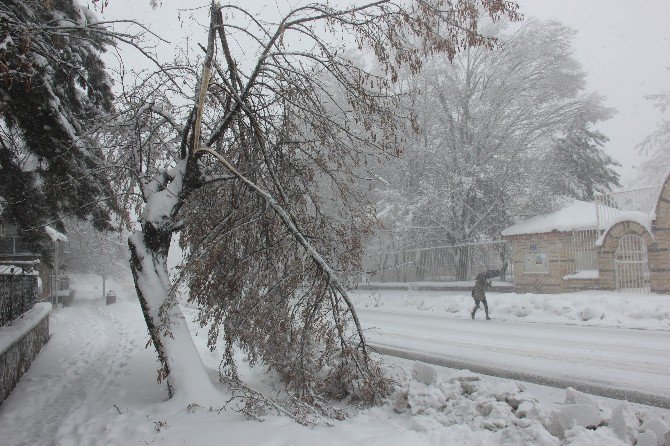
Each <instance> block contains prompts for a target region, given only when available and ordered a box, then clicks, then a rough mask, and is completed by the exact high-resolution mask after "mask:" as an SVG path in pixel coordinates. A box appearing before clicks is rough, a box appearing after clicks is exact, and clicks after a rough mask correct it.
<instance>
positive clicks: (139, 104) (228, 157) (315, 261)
mask: <svg viewBox="0 0 670 446" xmlns="http://www.w3.org/2000/svg"><path fill="white" fill-rule="evenodd" d="M479 8H481V11H484V12H486V13H488V14H489V15H490V16H492V17H494V18H499V17H502V16H504V17H509V18H512V19H516V18H518V14H517V6H516V4H514V3H513V2H508V1H502V0H477V1H475V0H456V1H447V0H430V1H427V0H415V1H412V2H408V3H406V4H395V3H393V2H391V1H386V0H381V1H376V2H370V3H365V4H359V5H358V6H352V7H350V8H343V9H336V8H333V7H331V6H329V5H325V4H311V5H307V6H302V7H297V8H295V9H293V10H292V11H290V12H289V13H288V14H286V15H285V16H284V17H282V18H281V19H280V20H279V21H278V22H277V23H265V22H261V21H259V20H258V19H257V18H256V17H254V15H252V14H251V13H250V12H248V11H246V10H244V9H242V8H239V7H237V6H223V7H222V6H219V5H218V4H217V3H213V4H212V6H211V22H210V24H209V27H208V29H209V31H208V39H207V44H206V45H205V46H203V47H202V49H203V60H202V70H201V71H200V72H198V73H194V72H193V70H192V69H191V68H189V66H188V64H187V65H186V66H177V65H173V66H167V65H164V66H162V67H161V70H160V71H159V72H157V73H155V74H154V75H152V76H151V77H150V78H148V79H145V80H144V81H142V82H141V85H139V86H138V87H139V88H138V89H137V90H134V91H133V92H129V93H128V94H127V95H126V99H127V100H126V109H124V110H123V113H122V114H121V115H120V116H119V119H117V120H115V121H113V122H112V128H113V129H115V130H112V131H110V132H109V133H108V134H107V135H106V136H105V137H104V138H106V141H107V143H108V144H111V143H113V142H114V141H119V142H120V145H119V147H120V146H122V145H123V144H124V143H125V144H126V147H127V149H128V151H123V150H115V151H113V156H115V157H116V162H117V163H118V164H120V163H125V165H126V166H127V167H128V169H129V170H130V171H132V175H131V176H129V177H127V178H126V179H125V180H123V181H122V182H121V183H123V184H125V185H126V186H127V187H133V186H137V191H138V197H140V198H141V200H140V201H141V203H142V205H141V212H140V218H139V221H138V223H139V226H140V227H141V229H138V230H136V231H135V232H134V234H133V235H132V236H131V237H130V239H129V246H130V250H131V269H132V272H133V275H134V278H135V285H136V289H137V293H138V297H139V299H140V302H141V305H142V309H143V312H144V316H145V319H146V322H147V326H148V328H149V332H150V335H151V339H152V341H153V344H154V346H155V347H156V349H157V351H158V355H159V358H160V361H161V369H160V370H159V379H163V378H167V382H168V387H169V390H170V393H171V395H172V396H174V397H177V398H180V400H184V401H186V402H191V401H196V402H198V403H207V402H208V401H212V395H213V394H215V393H216V392H215V391H213V389H212V388H211V387H210V385H209V380H208V377H207V374H206V372H205V370H204V367H203V366H202V362H201V360H200V357H199V356H198V353H197V351H196V349H195V347H194V345H193V343H192V341H191V340H190V335H189V332H188V329H187V326H186V323H185V320H184V317H183V315H182V313H181V311H180V310H179V307H178V305H177V302H176V300H175V298H174V293H172V292H171V291H172V290H174V289H175V286H176V285H177V284H174V283H171V282H170V278H169V276H168V272H167V266H166V259H167V253H168V250H169V247H170V244H171V240H172V234H173V233H175V232H177V231H182V230H183V231H184V232H183V235H184V237H183V239H184V243H185V247H186V248H187V249H188V250H189V251H190V255H189V257H188V259H187V261H186V263H185V264H184V265H183V273H182V276H181V277H182V279H181V280H189V284H190V286H191V299H193V300H195V301H196V302H198V303H200V304H201V307H202V309H203V310H202V322H203V323H205V322H213V325H212V331H211V332H210V341H211V343H212V345H213V343H214V342H215V341H216V337H217V335H218V333H219V331H218V330H219V328H220V326H221V325H222V326H223V335H224V336H225V339H226V343H227V346H228V348H227V352H226V353H227V354H226V357H225V359H227V360H228V365H229V366H230V367H231V369H230V372H231V375H232V376H234V375H235V373H234V363H233V362H232V355H231V348H232V344H233V343H234V342H238V343H240V344H241V345H242V347H243V348H244V349H245V350H246V351H247V353H248V354H249V355H250V357H251V358H252V359H254V360H262V361H263V362H265V363H267V364H268V365H270V366H271V367H272V368H274V369H275V370H277V371H278V372H279V373H280V375H281V376H282V378H284V380H285V381H286V383H287V384H288V386H289V389H291V390H293V391H295V395H296V396H297V397H298V399H299V400H300V401H305V402H307V403H310V404H315V405H318V404H319V401H321V399H320V398H321V397H320V396H319V395H335V396H340V397H342V396H345V395H354V396H357V397H359V398H361V399H363V400H366V401H374V400H375V399H376V398H377V397H378V396H380V395H383V394H384V393H385V392H386V391H387V390H388V381H387V380H386V378H385V377H384V376H383V374H382V373H381V372H380V369H379V367H378V366H377V365H376V364H375V363H374V362H373V361H371V359H370V357H369V352H368V349H367V346H366V343H365V337H364V334H363V332H362V330H361V327H360V324H359V321H358V318H357V316H356V312H355V310H354V307H353V305H352V303H351V301H350V299H349V297H348V294H347V291H346V288H345V285H344V283H343V282H342V280H341V279H340V277H339V275H338V273H337V271H336V270H335V269H334V268H337V269H338V270H339V269H345V270H346V268H347V265H350V264H351V263H352V262H354V261H355V260H354V257H355V256H356V253H357V252H358V250H359V249H360V247H359V246H360V242H359V241H358V239H357V237H358V235H359V234H358V232H359V231H361V230H365V228H366V227H368V226H369V224H370V223H369V220H370V215H369V214H370V213H369V212H366V211H365V209H363V208H362V206H361V205H359V204H356V203H355V201H356V195H355V194H354V193H352V190H353V189H352V188H351V187H350V182H351V181H353V179H354V178H355V174H356V172H355V171H354V167H356V166H358V165H359V164H361V163H365V162H366V160H367V158H368V157H369V156H378V157H388V156H394V155H396V154H398V153H399V152H400V151H401V149H402V145H403V140H402V139H401V138H399V137H398V135H399V134H400V133H401V132H400V128H401V127H405V126H407V127H410V122H404V121H403V120H402V119H400V118H402V117H403V116H402V115H401V114H399V113H398V110H399V108H398V107H399V104H400V102H399V93H400V90H399V89H398V88H397V87H396V85H395V84H394V82H395V81H396V80H397V78H398V73H399V71H400V70H401V69H405V68H407V69H409V70H410V71H411V72H415V73H416V72H418V71H419V69H420V68H421V65H422V63H423V60H424V58H425V56H426V55H427V54H434V53H444V54H446V55H447V57H449V58H452V57H453V56H454V55H455V54H456V53H457V52H458V51H459V50H461V49H463V48H466V47H468V46H485V47H491V46H493V44H494V42H495V40H494V39H490V38H486V37H483V36H481V35H480V34H479V33H478V32H477V25H478V22H479V18H480V9H479ZM224 17H226V18H227V19H226V20H224ZM342 33H346V34H348V35H350V36H352V37H353V39H354V41H355V42H356V43H357V44H358V45H359V47H360V48H369V49H370V52H371V54H372V55H373V57H374V58H375V59H376V60H377V61H378V62H379V66H380V67H381V70H380V73H381V74H373V73H371V72H369V71H366V70H364V69H363V68H360V67H358V66H357V65H356V64H354V63H352V62H351V61H350V60H348V59H347V58H346V57H344V54H345V52H344V51H343V50H342V48H341V47H340V46H338V45H336V44H334V43H332V42H336V41H337V39H332V37H328V36H329V35H330V36H335V37H337V36H340V35H342ZM232 41H235V42H240V46H242V47H243V48H244V49H243V50H242V49H240V50H239V51H237V52H236V51H235V48H236V47H235V46H233V45H231V43H230V42H232ZM249 55H253V58H252V59H253V60H251V61H250V60H248V58H249ZM191 88H192V90H191ZM189 91H194V92H195V93H193V94H192V96H190V97H189V93H188V92H189ZM333 94H337V95H338V97H333ZM175 98H177V99H175ZM341 99H344V100H343V101H342V100H341ZM179 103H181V104H187V105H186V106H177V105H174V104H179ZM188 104H192V105H188ZM124 132H125V135H128V134H130V135H132V136H133V138H132V139H131V140H129V141H128V140H127V139H126V140H125V142H124V140H123V139H122V138H121V137H120V136H119V135H122V134H124ZM361 147H365V150H361V149H360V148H361ZM326 187H328V188H330V191H331V192H330V195H329V196H328V197H325V196H324V190H326ZM342 204H346V206H347V207H345V209H346V212H345V218H343V219H342V221H334V218H333V217H334V213H333V209H336V208H339V207H340V205H342ZM345 220H346V221H345ZM350 329H351V330H350ZM352 334H353V337H352V336H351V335H352Z"/></svg>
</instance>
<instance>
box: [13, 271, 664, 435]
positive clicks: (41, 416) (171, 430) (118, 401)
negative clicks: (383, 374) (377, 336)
mask: <svg viewBox="0 0 670 446" xmlns="http://www.w3.org/2000/svg"><path fill="white" fill-rule="evenodd" d="M89 285H90V286H89V289H90V293H88V292H80V291H79V290H82V289H83V288H84V287H82V283H81V282H79V290H78V293H77V297H76V298H75V300H74V303H73V305H72V306H71V307H68V308H60V309H56V310H55V311H54V312H53V313H52V319H51V333H52V338H51V339H50V341H49V342H48V343H47V344H46V345H45V347H44V349H43V350H42V352H41V353H40V355H39V356H38V357H37V359H36V360H35V361H34V362H33V365H32V367H31V368H30V370H29V371H28V372H27V373H26V375H24V377H23V379H22V380H21V382H20V383H19V385H18V386H17V388H16V389H15V390H14V392H13V393H12V395H11V396H10V397H9V398H8V399H7V400H6V401H5V402H4V403H3V404H2V405H1V406H0V443H1V444H3V445H5V444H7V445H51V444H57V445H146V444H149V445H152V444H156V445H215V444H216V445H219V444H233V445H313V444H322V445H333V446H335V445H338V446H339V445H357V444H359V445H366V446H368V445H385V446H386V445H398V446H400V445H402V446H408V445H438V444H458V445H465V446H468V445H500V444H509V445H519V444H537V445H558V444H576V445H587V444H591V445H600V444H608V445H618V444H633V442H634V441H637V444H638V445H652V444H655V445H662V444H663V440H661V438H662V436H663V435H664V432H663V431H667V430H668V425H669V424H670V411H667V410H663V409H658V408H654V407H646V406H641V405H635V404H633V405H628V404H625V403H622V402H621V401H617V400H611V399H607V398H600V397H590V396H588V395H583V394H580V393H578V392H572V391H566V390H565V389H554V388H550V387H543V386H539V385H534V384H523V383H518V384H517V383H516V382H515V381H512V380H506V379H499V378H492V377H486V376H481V375H476V374H473V373H470V372H464V371H458V370H453V369H446V368H441V367H431V366H426V365H423V364H420V363H414V362H412V361H406V360H402V359H390V360H389V370H390V372H391V373H393V374H395V376H396V377H397V380H398V390H397V392H396V394H395V395H394V396H393V397H392V398H391V399H390V400H389V402H388V404H386V405H384V406H381V407H375V408H370V409H351V411H352V416H350V417H349V418H347V419H345V420H343V421H330V424H331V426H326V425H323V424H322V425H317V426H312V427H306V426H301V425H299V424H296V423H295V422H294V421H292V420H291V419H289V418H288V417H285V416H280V415H276V414H268V415H267V416H265V417H264V421H263V422H258V421H252V420H249V419H247V418H246V417H245V416H243V415H242V414H241V413H239V412H238V411H236V410H234V407H235V404H236V401H233V402H232V403H231V405H230V406H229V407H228V408H227V409H225V410H222V411H210V410H207V408H200V407H196V406H194V407H191V408H190V409H186V408H184V407H176V406H175V405H172V404H170V403H165V402H164V401H165V398H166V392H165V389H164V386H162V385H160V384H158V383H157V382H156V369H157V368H158V364H157V362H156V356H155V353H154V351H153V349H152V347H151V346H149V347H148V348H145V345H146V343H147V341H148V334H147V332H146V328H145V326H144V322H143V318H142V314H141V311H140V308H139V304H138V303H137V301H136V299H134V298H133V295H132V292H130V290H128V289H122V288H121V286H119V285H114V284H113V285H112V288H113V289H115V290H116V291H117V294H118V302H117V303H116V304H114V305H110V306H105V305H104V301H103V300H102V297H101V296H98V293H96V292H94V291H96V290H95V288H94V285H93V284H92V283H89ZM98 291H99V290H98ZM356 298H357V300H359V302H360V303H364V302H367V299H368V298H367V297H365V296H362V295H357V296H356ZM526 298H528V297H526ZM526 298H524V299H526ZM402 299H405V298H402ZM402 299H401V300H399V302H400V301H402V302H404V300H402ZM538 299H539V297H538ZM574 299H577V298H576V297H575V298H574ZM645 299H646V298H645ZM649 299H651V300H653V299H652V298H651V297H650V298H649ZM490 300H491V301H492V307H493V309H494V312H493V316H494V318H497V317H499V316H500V314H501V313H500V312H498V309H499V308H500V307H498V306H496V305H495V304H493V301H494V299H493V298H491V299H490ZM369 302H370V304H372V305H374V298H370V301H369ZM425 304H426V305H429V304H430V302H428V303H425ZM414 307H415V309H414V310H412V311H415V312H419V313H420V312H422V311H426V310H420V309H419V310H417V309H416V303H415V304H414ZM372 308H374V307H372ZM389 308H390V299H389V300H386V301H385V303H384V309H385V310H388V309H389ZM400 308H401V307H399V309H400ZM599 308H605V309H607V311H608V312H612V311H613V310H609V309H608V307H607V305H603V306H602V307H599ZM666 309H667V307H666ZM184 311H185V312H186V315H187V318H188V319H189V320H192V319H193V318H194V316H195V310H193V309H190V308H185V309H184ZM453 314H455V315H456V316H458V312H457V313H453ZM632 321H634V322H636V323H637V322H639V319H635V318H632ZM470 322H471V321H470ZM554 322H555V323H556V324H560V323H563V321H562V320H561V319H557V320H555V321H554ZM569 322H571V323H577V322H576V321H573V320H569ZM657 322H659V321H657ZM475 323H477V324H480V325H482V324H485V323H486V322H485V321H476V322H475ZM509 323H510V324H513V323H514V318H513V317H510V319H509ZM578 323H580V324H582V323H588V321H587V322H582V321H580V320H578ZM662 328H663V327H657V328H656V330H658V329H662ZM191 331H192V333H193V335H194V339H195V341H196V344H197V345H198V349H199V351H200V353H201V356H202V357H203V360H204V362H205V364H206V366H207V367H208V368H209V369H210V370H211V378H212V379H213V380H216V379H217V372H216V368H217V367H218V365H219V362H220V360H221V357H220V354H219V353H216V352H210V351H209V350H208V349H207V348H206V346H205V343H206V329H203V328H199V327H197V326H196V325H195V324H191ZM241 364H245V365H246V363H241ZM412 373H413V376H414V379H413V378H412ZM241 374H242V377H243V378H244V379H245V381H246V382H247V383H248V384H249V385H250V386H252V387H253V388H254V389H257V390H260V391H263V392H266V394H268V395H270V394H272V393H273V392H271V389H272V388H273V386H274V385H275V384H276V382H275V379H274V377H273V376H272V375H271V374H267V373H266V372H265V371H264V370H263V368H262V367H259V368H255V369H251V368H249V367H247V368H243V369H242V370H241ZM221 389H222V392H224V393H227V392H229V390H228V389H227V387H226V386H221ZM353 415H355V416H353ZM624 440H625V441H624Z"/></svg>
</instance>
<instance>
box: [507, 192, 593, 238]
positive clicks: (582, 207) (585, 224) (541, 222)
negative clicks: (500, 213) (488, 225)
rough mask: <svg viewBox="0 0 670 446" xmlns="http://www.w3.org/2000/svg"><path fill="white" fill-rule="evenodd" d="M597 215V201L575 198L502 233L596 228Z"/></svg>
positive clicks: (531, 232) (541, 232)
mask: <svg viewBox="0 0 670 446" xmlns="http://www.w3.org/2000/svg"><path fill="white" fill-rule="evenodd" d="M597 224H598V223H597V215H596V205H595V203H589V202H587V201H580V200H574V201H573V202H571V203H568V204H567V205H565V206H563V207H562V208H561V209H559V210H557V211H556V212H552V213H551V214H542V215H538V216H536V217H533V218H529V219H528V220H524V221H520V222H518V223H516V224H514V225H512V226H510V227H509V228H507V229H504V230H503V231H502V232H501V234H502V236H503V237H505V236H508V235H521V234H543V233H546V232H552V231H559V232H565V231H572V230H573V229H578V228H594V229H595V227H596V226H597Z"/></svg>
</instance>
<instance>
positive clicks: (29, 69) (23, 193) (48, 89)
mask: <svg viewBox="0 0 670 446" xmlns="http://www.w3.org/2000/svg"><path fill="white" fill-rule="evenodd" d="M0 18H1V20H0V114H1V118H2V119H1V121H0V196H1V197H2V198H3V199H4V212H3V219H5V220H8V221H11V222H14V223H16V224H17V226H18V227H19V228H20V229H21V230H22V231H23V232H24V233H23V236H24V237H25V238H26V239H27V240H28V241H29V243H30V246H31V248H32V249H34V250H36V251H40V252H42V253H43V254H47V255H48V246H49V245H48V242H47V239H46V237H45V235H44V231H42V230H41V227H42V225H44V224H51V225H54V226H56V227H59V228H60V229H61V230H62V229H63V226H62V223H61V222H60V221H61V219H62V217H63V216H65V215H73V216H76V217H78V218H90V220H91V221H92V222H93V223H94V224H95V226H96V227H98V228H105V227H107V226H109V224H110V211H111V210H113V209H115V208H116V206H115V203H114V200H113V199H112V198H111V197H112V194H111V189H110V187H109V183H108V179H107V176H106V173H105V172H104V171H103V170H102V169H101V168H102V166H103V161H102V160H103V157H102V153H101V151H100V149H99V148H98V147H97V146H96V145H95V143H94V142H93V141H92V140H90V139H89V138H86V129H87V126H88V125H89V124H90V123H92V122H93V121H95V120H96V119H99V118H100V117H101V116H103V115H104V114H105V113H106V112H108V111H109V110H110V109H111V107H112V99H113V97H112V93H111V81H110V79H109V78H108V76H107V74H106V72H105V66H104V63H103V62H102V60H101V59H100V53H101V52H103V51H104V50H105V46H106V45H110V44H112V41H111V40H110V38H109V34H108V33H107V30H106V29H105V28H104V27H102V26H100V25H98V24H96V20H95V18H94V17H93V16H92V15H91V13H90V12H89V11H87V10H86V9H84V8H82V7H81V6H80V5H79V4H78V3H77V2H76V1H73V0H50V1H45V0H3V2H1V3H0Z"/></svg>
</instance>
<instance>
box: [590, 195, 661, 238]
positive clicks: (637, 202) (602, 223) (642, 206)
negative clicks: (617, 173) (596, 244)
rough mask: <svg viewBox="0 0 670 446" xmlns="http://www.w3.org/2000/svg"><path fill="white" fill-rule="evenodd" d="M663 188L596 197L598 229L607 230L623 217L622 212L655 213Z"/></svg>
mask: <svg viewBox="0 0 670 446" xmlns="http://www.w3.org/2000/svg"><path fill="white" fill-rule="evenodd" d="M661 187H662V185H660V184H659V185H655V186H644V187H638V188H634V189H626V190H619V191H613V192H609V193H607V194H598V195H596V196H595V203H596V213H597V221H598V228H599V229H601V230H605V229H607V228H608V227H609V226H610V224H611V223H612V222H614V221H615V219H617V218H618V217H619V216H620V215H621V211H639V212H643V213H645V214H649V213H651V212H653V211H654V210H655V208H656V202H657V201H658V196H659V194H660V191H661Z"/></svg>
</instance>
